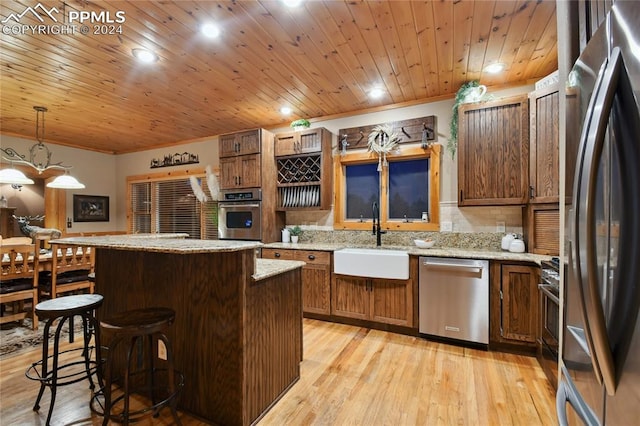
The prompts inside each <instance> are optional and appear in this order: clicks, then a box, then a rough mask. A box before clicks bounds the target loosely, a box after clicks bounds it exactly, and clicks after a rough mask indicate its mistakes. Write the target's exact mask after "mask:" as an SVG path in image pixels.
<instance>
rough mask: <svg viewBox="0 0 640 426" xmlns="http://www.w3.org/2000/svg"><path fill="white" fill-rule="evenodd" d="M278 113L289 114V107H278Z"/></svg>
mask: <svg viewBox="0 0 640 426" xmlns="http://www.w3.org/2000/svg"><path fill="white" fill-rule="evenodd" d="M280 113H281V114H282V115H289V114H291V108H289V107H287V106H283V107H282V108H280Z"/></svg>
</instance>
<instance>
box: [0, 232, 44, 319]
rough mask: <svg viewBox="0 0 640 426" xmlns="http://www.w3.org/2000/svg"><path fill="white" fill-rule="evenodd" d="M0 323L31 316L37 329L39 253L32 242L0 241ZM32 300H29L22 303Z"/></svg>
mask: <svg viewBox="0 0 640 426" xmlns="http://www.w3.org/2000/svg"><path fill="white" fill-rule="evenodd" d="M0 258H1V262H2V264H1V273H0V311H1V315H0V324H4V323H7V322H13V321H22V320H24V319H25V318H31V320H32V324H33V329H34V330H37V329H38V316H37V315H36V314H35V306H36V305H37V304H38V253H37V249H36V246H35V244H2V245H0ZM28 301H31V303H30V304H28V303H25V302H28Z"/></svg>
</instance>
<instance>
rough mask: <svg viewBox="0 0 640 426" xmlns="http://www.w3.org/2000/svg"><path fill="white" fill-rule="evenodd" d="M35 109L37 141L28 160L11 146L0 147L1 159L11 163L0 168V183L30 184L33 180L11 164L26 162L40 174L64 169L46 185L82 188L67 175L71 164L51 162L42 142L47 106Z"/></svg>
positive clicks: (47, 150) (30, 151) (49, 152)
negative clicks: (9, 165)
mask: <svg viewBox="0 0 640 426" xmlns="http://www.w3.org/2000/svg"><path fill="white" fill-rule="evenodd" d="M33 109H34V110H35V111H36V140H37V141H38V142H37V143H35V144H34V145H33V146H32V147H31V148H30V149H29V160H28V161H27V159H26V155H21V154H19V153H18V152H17V151H16V150H14V149H13V148H0V150H2V159H3V160H5V161H8V162H10V163H11V168H8V169H4V170H0V183H10V184H16V185H31V184H33V183H34V182H33V180H32V179H29V178H28V177H26V176H25V175H24V173H22V172H21V171H20V170H17V169H15V168H13V164H14V163H17V164H26V165H27V166H31V167H33V168H34V169H36V170H37V171H38V174H42V172H44V171H45V170H48V169H59V170H64V171H65V174H64V175H61V176H58V177H56V178H55V179H54V180H53V181H52V182H49V183H48V184H47V186H48V187H49V188H61V189H82V188H84V187H85V186H84V185H83V184H82V183H80V182H78V180H77V179H76V178H74V177H73V176H71V175H69V170H70V169H71V166H64V165H62V163H53V164H52V163H51V151H49V148H47V146H46V145H45V144H44V142H43V140H44V113H45V112H47V108H46V107H43V106H34V107H33Z"/></svg>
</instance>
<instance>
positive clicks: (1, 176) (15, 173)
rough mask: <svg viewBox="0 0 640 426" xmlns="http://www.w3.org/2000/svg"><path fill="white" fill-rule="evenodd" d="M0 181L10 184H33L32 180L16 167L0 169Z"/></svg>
mask: <svg viewBox="0 0 640 426" xmlns="http://www.w3.org/2000/svg"><path fill="white" fill-rule="evenodd" d="M0 183H10V184H12V185H33V183H34V182H33V180H32V179H29V178H28V177H26V176H25V175H24V173H22V172H21V171H20V170H18V169H14V168H13V164H12V165H11V168H9V169H2V170H0Z"/></svg>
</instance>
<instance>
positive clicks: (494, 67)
mask: <svg viewBox="0 0 640 426" xmlns="http://www.w3.org/2000/svg"><path fill="white" fill-rule="evenodd" d="M504 68H505V65H504V64H503V63H502V62H496V63H494V64H491V65H487V66H486V67H484V72H488V73H489V74H498V73H499V72H502V71H504Z"/></svg>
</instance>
